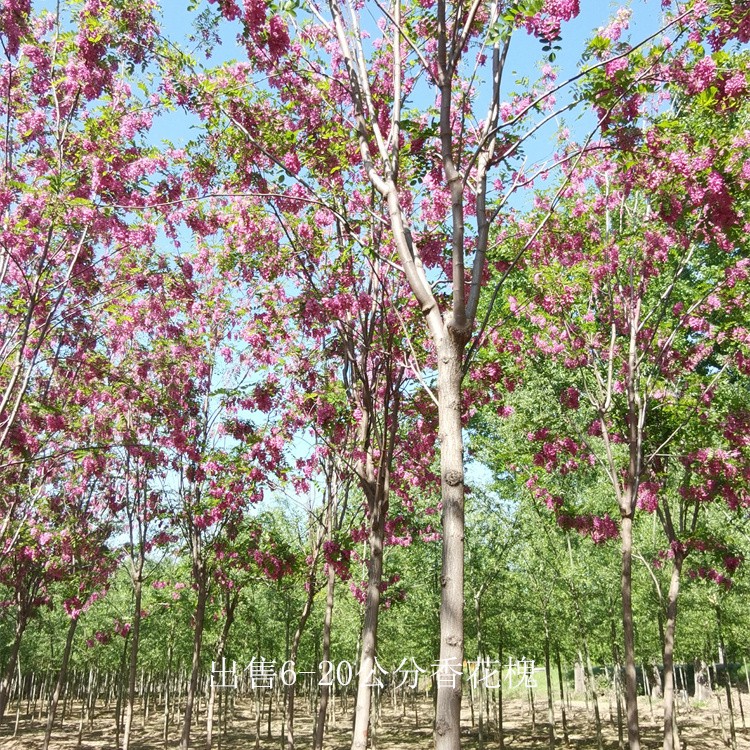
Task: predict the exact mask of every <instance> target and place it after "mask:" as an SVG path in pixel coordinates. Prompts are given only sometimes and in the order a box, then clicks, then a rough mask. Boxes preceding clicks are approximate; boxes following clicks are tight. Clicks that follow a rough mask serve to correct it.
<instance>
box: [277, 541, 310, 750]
mask: <svg viewBox="0 0 750 750" xmlns="http://www.w3.org/2000/svg"><path fill="white" fill-rule="evenodd" d="M314 557H315V555H314ZM316 562H317V561H316V560H315V559H313V562H312V564H311V568H310V575H309V577H308V579H307V597H306V599H305V604H304V606H303V607H302V612H301V614H300V617H299V622H298V623H297V629H296V630H295V631H294V637H293V638H292V648H291V650H290V652H289V660H290V661H291V662H292V665H293V666H294V664H295V663H296V661H297V652H298V651H299V643H300V639H301V638H302V631H303V630H304V629H305V625H306V624H307V618H308V617H309V616H310V612H311V610H312V605H313V599H314V598H315V566H316ZM295 690H296V685H289V686H288V687H287V688H286V705H285V711H284V713H285V717H284V719H285V724H286V746H287V749H288V750H294V697H295Z"/></svg>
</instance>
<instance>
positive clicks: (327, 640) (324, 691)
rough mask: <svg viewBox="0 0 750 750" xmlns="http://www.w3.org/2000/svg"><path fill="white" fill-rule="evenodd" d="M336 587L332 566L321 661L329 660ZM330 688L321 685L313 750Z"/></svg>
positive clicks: (322, 726)
mask: <svg viewBox="0 0 750 750" xmlns="http://www.w3.org/2000/svg"><path fill="white" fill-rule="evenodd" d="M335 586H336V571H335V570H334V569H333V566H329V568H328V583H327V585H326V611H325V615H324V618H323V661H329V660H330V658H331V623H332V621H333V602H334V590H335ZM330 689H331V688H330V686H329V685H321V688H320V703H319V704H318V718H317V721H316V722H315V734H314V736H313V750H322V748H323V736H324V735H325V726H326V712H327V710H328V697H329V695H330Z"/></svg>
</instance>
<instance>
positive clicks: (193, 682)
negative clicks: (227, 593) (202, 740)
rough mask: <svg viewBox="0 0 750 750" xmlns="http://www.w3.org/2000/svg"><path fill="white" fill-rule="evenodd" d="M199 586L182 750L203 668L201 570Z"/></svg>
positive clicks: (203, 587) (186, 742)
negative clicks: (201, 668)
mask: <svg viewBox="0 0 750 750" xmlns="http://www.w3.org/2000/svg"><path fill="white" fill-rule="evenodd" d="M194 578H195V582H196V584H197V585H198V601H197V603H196V607H195V616H194V620H193V622H194V628H195V632H194V633H193V660H192V667H191V670H190V679H189V681H188V688H187V695H186V697H185V715H184V716H183V720H182V736H181V738H180V750H188V748H189V747H190V727H191V724H192V721H193V706H194V704H195V696H196V693H197V692H198V677H199V676H200V667H201V645H202V644H203V628H204V625H205V621H206V601H207V600H208V580H207V576H206V574H205V571H204V570H200V571H199V572H198V575H195V576H194Z"/></svg>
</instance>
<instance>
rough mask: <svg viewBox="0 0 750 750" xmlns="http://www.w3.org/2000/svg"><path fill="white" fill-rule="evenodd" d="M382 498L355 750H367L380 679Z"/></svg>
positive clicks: (374, 534)
mask: <svg viewBox="0 0 750 750" xmlns="http://www.w3.org/2000/svg"><path fill="white" fill-rule="evenodd" d="M378 500H379V498H377V497H376V498H375V501H374V502H373V504H372V506H373V511H372V514H371V522H372V530H371V531H370V561H369V564H368V566H367V599H366V601H365V618H364V623H363V625H362V652H361V654H360V657H359V678H358V680H357V699H356V703H355V707H354V731H353V734H352V750H366V748H367V737H368V733H369V726H370V703H371V699H372V688H373V685H374V684H376V682H375V681H376V680H377V679H378V677H377V674H376V668H375V657H376V656H377V645H378V615H379V613H380V584H381V582H382V580H383V542H384V539H385V527H384V524H383V521H384V519H383V518H382V517H381V510H382V509H381V508H380V507H379V506H380V503H379V502H378Z"/></svg>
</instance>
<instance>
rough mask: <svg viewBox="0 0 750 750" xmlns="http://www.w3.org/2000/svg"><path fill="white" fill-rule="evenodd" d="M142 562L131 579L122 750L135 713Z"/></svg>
mask: <svg viewBox="0 0 750 750" xmlns="http://www.w3.org/2000/svg"><path fill="white" fill-rule="evenodd" d="M142 575H143V561H142V560H141V562H140V567H139V570H138V571H137V573H136V575H135V576H134V577H133V593H134V595H135V609H134V611H133V632H132V638H131V641H130V664H129V667H128V698H127V703H126V705H125V728H124V730H123V735H122V748H123V750H129V748H130V732H131V729H132V726H133V713H134V712H135V678H136V671H137V669H138V647H139V645H140V635H141V602H142V599H143V579H142Z"/></svg>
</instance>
